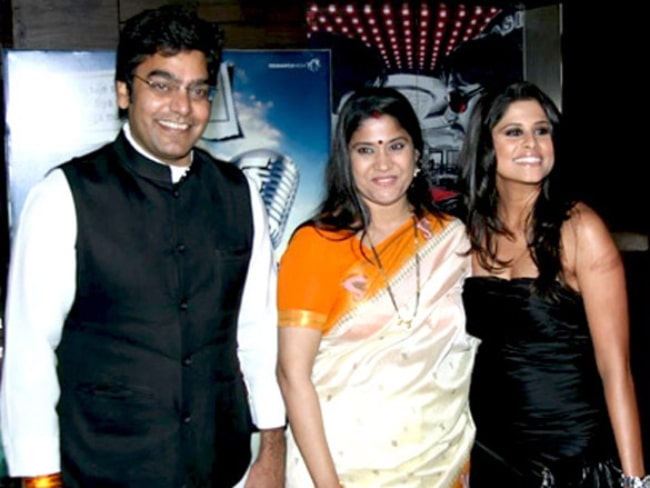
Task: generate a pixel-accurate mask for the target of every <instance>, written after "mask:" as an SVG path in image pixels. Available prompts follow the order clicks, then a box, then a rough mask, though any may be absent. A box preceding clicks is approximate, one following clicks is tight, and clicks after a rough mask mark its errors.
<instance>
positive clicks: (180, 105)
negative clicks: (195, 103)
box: [169, 86, 192, 114]
mask: <svg viewBox="0 0 650 488" xmlns="http://www.w3.org/2000/svg"><path fill="white" fill-rule="evenodd" d="M169 105H170V107H171V109H172V110H173V111H174V112H177V113H181V114H187V113H189V112H190V111H191V110H192V100H191V99H190V94H189V92H188V91H187V90H186V89H185V87H182V86H179V87H177V88H176V89H175V90H174V91H172V92H171V98H170V102H169Z"/></svg>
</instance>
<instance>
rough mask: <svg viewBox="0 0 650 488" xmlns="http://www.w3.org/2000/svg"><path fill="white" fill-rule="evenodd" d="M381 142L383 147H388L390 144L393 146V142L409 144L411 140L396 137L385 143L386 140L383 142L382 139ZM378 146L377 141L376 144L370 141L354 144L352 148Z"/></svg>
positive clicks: (404, 137)
mask: <svg viewBox="0 0 650 488" xmlns="http://www.w3.org/2000/svg"><path fill="white" fill-rule="evenodd" d="M380 140H381V145H382V146H386V145H388V144H392V143H393V142H397V141H407V142H408V140H409V138H408V137H406V136H398V137H395V138H393V139H388V140H387V141H385V140H383V139H380ZM376 144H377V141H375V142H370V141H359V142H355V143H354V144H352V147H357V146H374V145H376Z"/></svg>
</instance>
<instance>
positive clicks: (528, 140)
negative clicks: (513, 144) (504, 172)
mask: <svg viewBox="0 0 650 488" xmlns="http://www.w3.org/2000/svg"><path fill="white" fill-rule="evenodd" d="M536 145H537V137H536V136H535V134H534V133H532V132H526V133H524V147H530V148H532V147H535V146H536Z"/></svg>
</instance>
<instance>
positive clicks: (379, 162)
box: [375, 150, 392, 171]
mask: <svg viewBox="0 0 650 488" xmlns="http://www.w3.org/2000/svg"><path fill="white" fill-rule="evenodd" d="M391 162H392V160H391V157H390V155H389V154H388V151H382V150H379V151H377V153H376V155H375V167H376V168H377V169H379V170H381V171H385V170H387V169H389V168H390V167H391Z"/></svg>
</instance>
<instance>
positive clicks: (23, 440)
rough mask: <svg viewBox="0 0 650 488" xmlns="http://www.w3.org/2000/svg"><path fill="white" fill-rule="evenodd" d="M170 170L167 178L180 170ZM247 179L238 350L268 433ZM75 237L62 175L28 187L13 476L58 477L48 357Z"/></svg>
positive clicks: (66, 304)
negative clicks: (248, 251) (247, 235)
mask: <svg viewBox="0 0 650 488" xmlns="http://www.w3.org/2000/svg"><path fill="white" fill-rule="evenodd" d="M123 130H124V132H125V134H126V136H127V138H128V139H129V141H130V142H131V144H132V145H133V146H134V147H135V148H136V149H137V150H138V151H139V152H140V153H142V154H144V155H145V156H147V157H148V158H150V159H152V160H154V161H155V158H153V157H152V156H151V155H150V154H148V153H147V152H146V151H144V150H143V148H142V147H140V146H139V145H138V144H137V143H135V141H133V138H132V137H131V134H130V130H129V126H128V123H127V124H125V126H124V128H123ZM161 164H162V163H161ZM170 168H171V172H170V174H171V176H170V177H171V178H172V179H173V180H174V181H178V179H180V178H181V177H182V175H183V174H184V172H185V171H186V168H185V169H183V168H173V167H170ZM247 181H248V184H249V187H250V193H251V205H252V213H253V224H254V239H253V250H252V255H251V260H250V263H249V267H248V274H247V277H246V283H245V286H244V291H243V297H242V305H241V310H240V314H239V321H238V332H237V339H238V343H239V348H238V353H239V359H240V362H241V367H242V371H243V374H244V379H245V382H246V385H247V387H248V391H249V404H250V410H251V415H252V418H253V422H254V423H255V425H256V426H257V427H258V428H259V429H270V428H275V427H280V426H283V425H284V423H285V409H284V403H283V400H282V396H281V393H280V388H279V386H278V384H277V379H276V376H275V371H276V369H275V368H276V360H277V308H276V285H277V283H276V263H275V259H274V256H273V249H272V246H271V239H270V237H269V230H268V219H267V215H266V210H265V208H264V204H263V202H262V199H261V197H260V194H259V191H258V190H257V188H256V186H255V184H254V183H253V182H252V181H250V180H249V179H248V178H247ZM215 224H216V223H215ZM76 238H77V217H76V212H75V207H74V201H73V197H72V193H71V191H70V187H69V185H68V181H67V179H66V177H65V175H64V174H63V171H62V170H60V169H56V170H54V171H52V172H51V173H50V174H48V175H47V176H46V177H45V178H44V179H43V180H42V181H40V182H39V183H37V184H36V185H34V187H33V188H32V189H31V190H30V192H29V194H28V196H27V199H26V201H25V204H24V207H23V209H22V211H21V216H20V220H19V225H18V228H17V231H16V234H15V236H14V238H13V243H12V255H11V262H10V267H9V279H8V287H7V302H6V309H5V351H4V363H3V377H2V385H1V390H0V428H1V429H2V431H1V432H2V442H3V447H4V451H5V457H6V459H7V465H8V468H9V474H10V475H11V476H36V475H42V474H48V473H54V472H58V471H60V451H59V424H58V417H57V413H56V405H57V402H58V399H59V394H60V390H59V383H58V379H57V374H56V361H57V359H56V354H55V350H56V348H57V346H58V344H59V341H60V339H61V333H62V328H63V323H64V321H65V318H66V316H67V314H68V312H69V310H70V307H71V306H72V302H73V300H74V296H75V287H76V280H75V276H76V254H75V242H76Z"/></svg>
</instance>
